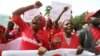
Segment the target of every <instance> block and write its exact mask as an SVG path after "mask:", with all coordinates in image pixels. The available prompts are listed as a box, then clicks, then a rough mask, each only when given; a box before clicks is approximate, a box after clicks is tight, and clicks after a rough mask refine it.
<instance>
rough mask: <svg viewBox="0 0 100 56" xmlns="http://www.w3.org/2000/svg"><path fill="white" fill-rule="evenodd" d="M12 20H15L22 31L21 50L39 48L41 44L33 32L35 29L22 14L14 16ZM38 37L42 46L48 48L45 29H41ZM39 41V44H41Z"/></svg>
mask: <svg viewBox="0 0 100 56" xmlns="http://www.w3.org/2000/svg"><path fill="white" fill-rule="evenodd" d="M12 21H14V22H15V23H16V24H17V25H18V26H19V28H20V30H21V31H22V41H21V50H34V49H38V48H39V47H40V46H39V45H38V43H37V41H36V39H35V38H34V36H33V34H34V31H33V30H32V29H31V28H30V27H29V26H28V25H27V24H26V23H25V22H24V21H23V20H22V19H21V17H20V16H13V17H12ZM37 35H38V38H39V40H40V43H41V44H42V46H45V47H47V48H48V44H47V43H46V41H45V40H46V34H45V33H44V31H43V30H39V32H38V34H37ZM40 43H39V44H40Z"/></svg>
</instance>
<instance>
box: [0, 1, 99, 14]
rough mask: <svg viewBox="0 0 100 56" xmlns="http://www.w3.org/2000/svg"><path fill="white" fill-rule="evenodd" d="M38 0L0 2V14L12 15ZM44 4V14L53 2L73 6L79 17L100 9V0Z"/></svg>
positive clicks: (46, 2)
mask: <svg viewBox="0 0 100 56" xmlns="http://www.w3.org/2000/svg"><path fill="white" fill-rule="evenodd" d="M35 1H36V0H0V14H6V15H11V13H12V12H13V11H14V10H16V9H17V8H19V7H22V6H27V5H29V4H33V3H34V2H35ZM40 1H41V2H42V3H43V7H42V8H41V9H42V11H43V13H44V10H45V6H46V5H50V4H51V2H52V1H59V2H63V3H69V4H72V10H73V15H74V16H75V15H79V14H81V13H83V12H84V11H89V12H92V11H96V10H98V9H100V0H40Z"/></svg>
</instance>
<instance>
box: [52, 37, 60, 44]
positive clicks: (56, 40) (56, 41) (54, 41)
mask: <svg viewBox="0 0 100 56" xmlns="http://www.w3.org/2000/svg"><path fill="white" fill-rule="evenodd" d="M53 43H61V39H60V38H55V39H54V40H53Z"/></svg>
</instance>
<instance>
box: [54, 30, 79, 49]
mask: <svg viewBox="0 0 100 56" xmlns="http://www.w3.org/2000/svg"><path fill="white" fill-rule="evenodd" d="M54 39H59V40H60V41H61V43H55V44H54V45H53V47H54V49H59V48H77V47H78V46H79V38H78V37H77V36H76V34H72V36H71V41H70V44H68V43H67V41H66V37H65V35H64V32H60V33H58V34H56V35H54V38H53V39H52V40H54Z"/></svg>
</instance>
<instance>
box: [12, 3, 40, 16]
mask: <svg viewBox="0 0 100 56" xmlns="http://www.w3.org/2000/svg"><path fill="white" fill-rule="evenodd" d="M41 6H42V3H41V2H40V1H36V2H35V4H32V5H29V6H26V7H22V8H19V9H17V10H16V11H14V12H13V15H21V14H23V13H24V12H25V11H28V10H30V9H34V8H40V7H41Z"/></svg>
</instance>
